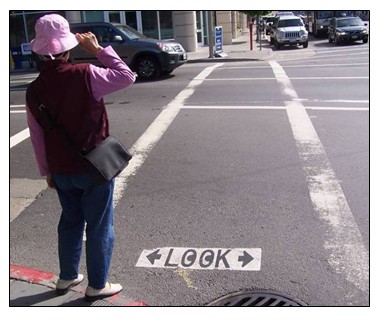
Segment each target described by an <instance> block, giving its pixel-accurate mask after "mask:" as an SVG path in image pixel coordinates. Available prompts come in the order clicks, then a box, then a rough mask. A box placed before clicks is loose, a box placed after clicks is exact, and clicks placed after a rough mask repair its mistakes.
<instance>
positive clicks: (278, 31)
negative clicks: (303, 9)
mask: <svg viewBox="0 0 379 320" xmlns="http://www.w3.org/2000/svg"><path fill="white" fill-rule="evenodd" d="M270 43H271V44H274V45H275V47H276V48H277V49H280V48H281V47H282V46H284V45H302V46H303V47H304V48H307V47H308V31H307V30H306V29H305V26H304V23H303V20H302V19H301V18H300V17H297V16H280V17H279V18H278V20H277V21H276V23H275V25H274V26H273V28H272V33H271V39H270Z"/></svg>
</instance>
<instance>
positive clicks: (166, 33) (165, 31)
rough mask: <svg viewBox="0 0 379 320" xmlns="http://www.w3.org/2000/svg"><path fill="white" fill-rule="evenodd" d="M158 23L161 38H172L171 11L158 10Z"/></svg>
mask: <svg viewBox="0 0 379 320" xmlns="http://www.w3.org/2000/svg"><path fill="white" fill-rule="evenodd" d="M159 23H160V30H161V39H162V40H166V39H174V29H173V26H172V11H166V10H165V11H159Z"/></svg>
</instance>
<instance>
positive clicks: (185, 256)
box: [136, 247, 262, 271]
mask: <svg viewBox="0 0 379 320" xmlns="http://www.w3.org/2000/svg"><path fill="white" fill-rule="evenodd" d="M261 254H262V249H260V248H233V249H232V248H181V247H180V248H178V247H173V248H169V247H164V248H155V249H145V250H143V251H142V253H141V255H140V257H139V259H138V261H137V264H136V267H143V268H183V269H200V270H213V269H217V270H241V271H259V270H260V269H261Z"/></svg>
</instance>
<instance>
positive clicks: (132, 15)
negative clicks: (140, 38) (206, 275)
mask: <svg viewBox="0 0 379 320" xmlns="http://www.w3.org/2000/svg"><path fill="white" fill-rule="evenodd" d="M125 23H126V24H127V25H128V26H129V27H132V28H134V29H136V30H138V26H137V15H136V12H135V11H125Z"/></svg>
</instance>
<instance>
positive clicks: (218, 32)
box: [215, 26, 223, 53]
mask: <svg viewBox="0 0 379 320" xmlns="http://www.w3.org/2000/svg"><path fill="white" fill-rule="evenodd" d="M222 44H223V42H222V27H221V26H217V27H215V53H220V52H222Z"/></svg>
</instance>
